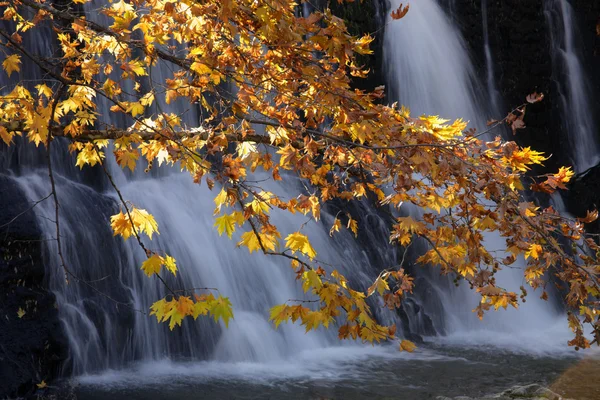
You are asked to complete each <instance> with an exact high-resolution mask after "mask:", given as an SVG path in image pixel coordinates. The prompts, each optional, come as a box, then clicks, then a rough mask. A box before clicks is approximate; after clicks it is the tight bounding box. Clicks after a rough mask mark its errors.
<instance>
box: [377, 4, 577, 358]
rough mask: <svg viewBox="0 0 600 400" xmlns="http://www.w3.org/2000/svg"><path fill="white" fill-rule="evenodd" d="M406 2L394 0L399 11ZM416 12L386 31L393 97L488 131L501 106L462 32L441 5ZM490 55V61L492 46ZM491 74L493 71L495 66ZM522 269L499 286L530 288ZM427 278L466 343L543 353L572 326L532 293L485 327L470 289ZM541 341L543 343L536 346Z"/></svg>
mask: <svg viewBox="0 0 600 400" xmlns="http://www.w3.org/2000/svg"><path fill="white" fill-rule="evenodd" d="M484 2H485V0H484ZM399 3H400V1H395V2H392V9H394V8H395V7H398V6H399ZM410 13H411V15H410V18H405V19H402V20H401V21H400V23H390V24H388V26H387V31H386V37H385V41H384V46H385V51H384V55H385V58H386V62H385V65H386V67H387V68H388V71H387V76H388V81H389V83H390V86H391V93H392V98H393V99H395V100H399V103H400V104H403V105H406V106H408V107H409V108H410V109H411V112H412V114H413V115H420V114H430V115H431V114H433V115H440V116H442V117H444V118H448V119H455V118H459V117H462V118H465V119H468V120H470V126H471V127H475V128H477V129H484V128H485V126H486V124H485V120H484V119H483V116H485V115H486V111H489V110H494V109H495V107H496V105H494V104H490V103H489V102H488V101H486V100H485V98H486V97H485V96H484V93H485V92H486V91H485V89H484V88H483V87H482V85H480V84H479V83H478V81H477V77H476V74H475V71H474V68H473V66H472V64H471V62H470V59H469V54H468V52H467V50H466V48H465V46H464V40H463V39H462V37H461V36H460V34H459V32H458V31H457V29H456V28H455V27H454V26H452V24H451V23H450V20H449V18H448V17H447V16H446V15H445V14H444V12H443V11H442V9H441V8H440V7H439V5H438V4H437V3H436V2H435V1H434V0H419V1H418V2H414V3H411V8H410ZM484 18H485V17H484ZM485 22H486V20H485V19H484V23H485ZM484 30H487V29H484ZM486 55H489V57H490V58H491V52H490V50H489V43H487V45H486ZM490 63H491V60H490ZM489 73H493V72H491V69H490V70H488V74H489ZM488 77H489V75H488ZM488 83H489V82H488ZM492 90H493V88H492V89H489V91H492ZM490 94H491V93H490ZM492 103H493V102H492ZM409 212H410V211H409ZM412 212H414V211H412ZM485 242H486V244H487V246H488V248H491V249H502V248H505V247H506V243H505V241H504V240H503V239H502V238H501V237H499V236H493V235H488V236H487V237H486V238H485ZM523 265H524V264H523V260H520V261H517V263H516V264H515V266H514V269H509V270H505V271H502V272H501V273H500V274H499V275H498V278H497V282H498V284H499V285H500V286H502V287H506V288H510V290H513V291H518V290H519V287H520V286H521V285H523V284H524V279H523V272H522V271H523ZM428 279H429V280H430V281H433V283H432V285H434V286H435V285H438V286H442V287H444V289H443V290H441V293H443V295H442V296H443V301H442V302H443V305H444V307H445V314H446V315H447V318H446V327H447V329H448V331H449V333H450V334H451V336H453V337H454V338H456V339H457V340H459V341H461V342H467V343H470V344H477V343H481V344H491V343H494V342H495V343H497V344H498V345H500V346H502V347H511V346H512V347H520V348H530V349H532V348H533V347H535V348H538V349H543V348H544V347H546V346H548V345H549V342H552V343H553V346H556V344H557V343H560V341H561V340H562V339H564V338H565V337H567V334H568V332H566V329H565V330H564V332H563V330H562V328H563V327H564V322H562V319H561V318H562V317H561V315H560V313H559V312H558V310H555V309H554V308H553V307H552V306H551V305H549V304H548V303H546V302H544V301H542V300H540V299H539V296H540V294H541V291H540V292H539V293H530V296H529V297H528V299H527V303H526V304H525V305H523V306H522V307H521V309H520V310H508V311H502V312H497V313H488V315H486V316H485V318H484V321H483V322H481V321H479V320H478V319H477V318H476V316H475V315H474V314H473V313H472V312H471V309H472V308H474V307H475V306H476V301H477V299H476V297H475V296H474V295H473V293H472V292H471V291H469V290H468V289H466V288H461V289H460V290H452V289H449V288H448V286H449V285H448V282H446V281H445V280H443V279H440V278H436V277H434V276H430V277H429V278H428ZM561 322H562V325H561ZM540 326H545V327H546V328H547V329H549V330H552V332H553V333H552V335H548V336H546V339H545V340H540V339H539V335H538V332H539V329H540V328H539V327H540ZM557 330H559V331H560V334H557V332H556V331H557ZM563 333H565V335H563ZM452 340H453V339H452ZM536 343H537V344H540V345H542V343H543V345H542V347H537V346H536Z"/></svg>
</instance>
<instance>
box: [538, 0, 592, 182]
mask: <svg viewBox="0 0 600 400" xmlns="http://www.w3.org/2000/svg"><path fill="white" fill-rule="evenodd" d="M544 13H545V14H546V21H547V24H548V27H549V31H550V38H549V41H550V44H551V50H552V54H551V56H552V71H553V77H554V80H555V84H556V87H557V90H558V96H559V99H560V106H561V110H560V112H561V117H562V118H561V121H562V129H563V130H564V131H565V133H566V134H567V139H568V144H569V147H570V148H569V156H570V158H571V160H572V162H573V166H574V169H575V171H576V172H582V171H585V170H586V169H588V168H589V167H591V166H593V165H595V164H597V163H598V161H599V160H600V156H599V155H598V150H599V148H598V141H597V139H596V134H597V129H598V126H597V125H596V124H597V122H598V121H597V120H596V118H597V117H596V116H594V113H593V112H592V109H591V107H590V104H591V103H590V102H591V101H592V95H593V93H592V92H591V91H590V85H589V83H588V75H587V71H586V70H585V67H584V64H583V62H582V60H583V58H582V55H581V54H580V49H579V46H580V43H579V42H578V39H579V37H580V33H579V31H578V27H577V20H576V18H575V11H574V10H573V7H572V6H571V4H570V3H569V1H568V0H548V1H546V2H545V3H544ZM596 73H597V71H596Z"/></svg>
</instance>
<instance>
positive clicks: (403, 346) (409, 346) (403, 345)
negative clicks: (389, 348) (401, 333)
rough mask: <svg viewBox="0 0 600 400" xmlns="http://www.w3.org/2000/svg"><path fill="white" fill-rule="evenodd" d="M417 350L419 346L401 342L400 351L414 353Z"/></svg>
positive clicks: (406, 341) (405, 341)
mask: <svg viewBox="0 0 600 400" xmlns="http://www.w3.org/2000/svg"><path fill="white" fill-rule="evenodd" d="M416 348H417V346H416V345H415V344H414V343H413V342H411V341H410V340H402V341H400V351H408V352H409V353H412V352H413V351H415V349H416Z"/></svg>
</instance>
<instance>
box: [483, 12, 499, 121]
mask: <svg viewBox="0 0 600 400" xmlns="http://www.w3.org/2000/svg"><path fill="white" fill-rule="evenodd" d="M481 23H482V26H483V52H484V55H485V71H486V80H485V82H486V86H487V92H488V96H489V99H490V106H491V109H492V112H495V113H497V112H499V111H500V93H499V92H498V89H497V88H496V81H495V78H494V58H493V57H492V48H491V47H490V32H489V26H488V0H481Z"/></svg>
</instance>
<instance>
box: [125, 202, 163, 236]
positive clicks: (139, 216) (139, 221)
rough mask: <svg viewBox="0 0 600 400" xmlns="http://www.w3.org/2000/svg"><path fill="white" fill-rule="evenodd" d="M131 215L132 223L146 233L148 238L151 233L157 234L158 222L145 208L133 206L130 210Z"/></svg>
mask: <svg viewBox="0 0 600 400" xmlns="http://www.w3.org/2000/svg"><path fill="white" fill-rule="evenodd" d="M131 217H132V218H133V223H134V224H135V226H136V227H138V229H139V230H140V231H141V232H144V233H146V235H148V237H149V238H150V239H152V234H153V233H156V234H158V224H157V223H156V221H155V220H154V217H153V216H152V215H150V214H149V213H148V211H146V210H142V209H140V208H134V209H133V210H132V211H131Z"/></svg>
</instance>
